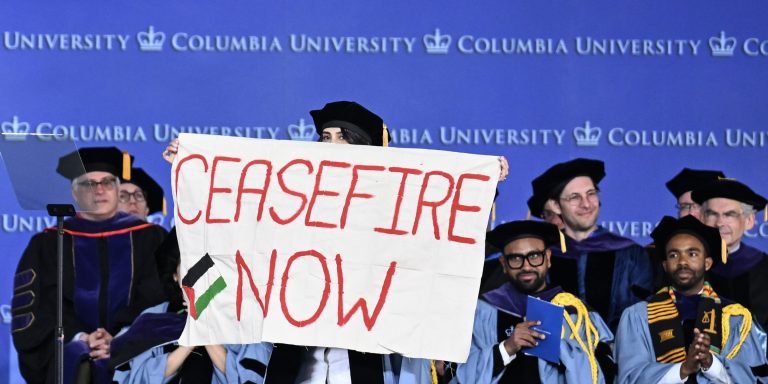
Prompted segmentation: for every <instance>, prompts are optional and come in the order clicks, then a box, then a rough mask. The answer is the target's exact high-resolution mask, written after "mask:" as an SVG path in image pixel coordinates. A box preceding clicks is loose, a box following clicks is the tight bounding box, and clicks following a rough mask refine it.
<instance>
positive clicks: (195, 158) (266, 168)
mask: <svg viewBox="0 0 768 384" xmlns="http://www.w3.org/2000/svg"><path fill="white" fill-rule="evenodd" d="M243 162H244V161H243V159H241V158H237V157H227V156H216V157H214V158H213V161H212V162H211V165H210V167H209V164H208V160H207V159H206V158H205V157H204V156H203V155H200V154H190V155H188V156H186V157H184V158H183V159H181V160H180V161H179V163H178V165H177V167H176V175H175V178H176V183H175V185H176V196H177V198H178V199H181V198H180V197H179V196H181V195H182V194H183V193H184V192H185V191H179V175H180V174H181V173H182V172H185V171H187V170H188V171H189V172H199V169H200V167H201V168H202V171H203V173H206V174H207V173H210V179H209V181H208V185H207V189H208V201H207V204H206V207H205V219H204V220H205V223H207V224H227V223H231V222H235V223H236V222H238V221H239V220H240V218H241V206H242V200H243V196H244V195H248V194H250V195H256V196H258V199H259V204H258V208H256V209H257V211H256V220H257V221H261V220H262V218H264V217H265V216H266V217H268V218H269V219H270V220H271V221H272V222H274V223H276V224H279V225H286V224H290V223H292V222H294V221H295V220H296V219H297V218H299V217H302V216H303V218H304V220H303V221H304V222H303V224H304V225H305V226H307V227H319V228H340V229H344V228H345V226H346V224H347V217H348V215H349V211H350V207H351V203H352V201H353V200H354V199H374V198H376V197H377V196H375V195H374V194H372V193H366V192H364V191H359V190H358V189H359V187H358V181H359V180H360V175H361V173H364V172H365V173H383V174H380V175H378V176H390V177H391V176H393V175H395V177H397V178H399V180H400V182H399V190H398V193H396V194H393V195H392V196H378V198H379V199H390V200H389V201H390V202H391V201H392V200H394V210H393V211H392V212H391V214H390V216H389V217H391V218H392V221H391V223H390V224H389V226H380V227H374V228H372V230H373V231H375V232H378V233H383V234H388V235H406V234H411V235H416V233H417V232H418V228H419V222H420V219H421V215H422V213H423V211H424V210H425V209H427V210H431V218H432V228H433V232H434V237H435V239H437V240H440V239H441V236H440V234H441V230H440V226H439V224H438V214H437V211H438V208H440V207H441V206H444V205H446V206H449V209H450V218H449V220H448V229H447V240H448V241H452V242H457V243H464V244H475V243H476V242H477V240H476V239H474V238H471V237H466V236H461V235H459V234H456V233H454V229H455V226H456V221H457V220H458V219H457V217H458V214H459V213H460V212H470V213H471V212H480V210H481V209H480V207H479V206H477V205H469V204H462V202H461V192H462V188H463V187H465V186H466V185H465V184H466V183H467V182H468V181H479V182H488V181H489V180H490V177H489V176H487V175H482V174H477V173H463V174H461V175H459V176H458V177H456V178H455V179H454V176H452V175H450V174H448V173H446V172H443V171H439V170H432V171H426V172H425V171H423V170H421V169H417V168H407V167H385V166H382V165H363V164H351V163H347V162H340V161H330V160H322V161H320V162H319V164H317V165H315V164H313V163H312V162H311V161H309V160H305V159H293V160H291V161H289V162H288V163H286V164H285V165H282V166H281V167H280V168H279V169H277V172H275V168H276V167H275V166H274V165H273V164H272V162H271V161H270V160H266V159H256V160H251V161H248V162H247V163H245V164H242V163H243ZM221 163H230V164H229V165H230V166H232V165H233V164H231V163H236V166H237V167H239V170H240V172H239V174H240V177H239V182H238V183H237V185H234V183H232V184H231V185H222V184H219V183H221V180H218V179H217V177H216V171H217V169H218V168H219V166H220V164H221ZM188 167H196V168H188ZM209 168H210V169H209ZM293 168H296V169H298V171H297V170H295V169H293ZM329 169H334V171H336V172H338V171H339V170H344V171H345V172H349V173H350V174H351V175H350V176H351V178H350V180H351V181H350V183H349V185H342V186H339V185H338V177H335V178H334V177H328V179H331V181H329V180H327V179H324V178H323V175H324V172H327V170H329ZM228 171H231V170H229V169H228ZM288 171H291V173H292V174H294V175H295V174H296V173H297V172H301V174H302V175H304V174H306V177H307V178H309V179H308V180H307V184H310V185H313V188H312V191H311V193H304V192H302V191H299V190H297V189H296V188H295V187H291V186H289V185H287V183H286V178H285V176H284V175H285V173H286V172H288ZM249 175H250V176H254V175H256V176H261V177H263V181H261V182H260V183H259V185H246V179H247V177H248V176H249ZM337 176H338V175H337ZM273 178H276V179H277V184H278V186H279V188H277V189H276V188H275V187H274V186H273V182H272V181H273ZM312 179H314V180H312ZM409 179H410V180H409ZM413 179H415V180H416V182H415V183H414V182H413ZM324 180H325V183H326V184H331V185H333V182H336V185H335V186H336V187H340V188H335V189H336V190H331V189H326V188H328V187H323V186H322V185H323V181H324ZM233 181H234V180H233ZM414 186H418V196H419V197H418V199H416V200H415V202H412V204H413V205H411V206H408V207H403V206H402V205H403V200H404V199H403V196H405V194H406V189H407V188H408V187H410V188H414ZM195 187H197V186H195ZM427 190H430V191H434V190H439V191H440V192H442V193H440V194H438V195H440V197H439V198H435V197H432V198H431V199H429V198H427V197H426V192H427ZM413 192H415V188H414V191H413ZM233 193H234V194H235V199H234V207H233V208H234V209H233V212H231V216H228V217H212V215H211V208H212V206H213V205H215V204H216V203H215V200H214V197H215V195H231V194H233ZM431 193H434V192H431ZM271 194H279V195H278V196H279V198H280V199H283V198H288V199H295V200H296V201H297V203H298V208H297V209H296V210H295V211H293V212H278V211H277V210H276V209H275V207H274V206H271V207H269V208H268V209H267V211H268V215H264V211H265V209H266V207H265V202H266V200H267V196H268V195H271ZM321 197H322V198H324V199H331V198H339V199H343V202H342V204H341V205H342V207H343V208H342V209H341V211H340V213H339V216H338V217H337V218H336V220H333V221H328V219H326V221H321V220H319V219H315V218H313V217H312V213H313V209H314V207H315V204H316V203H317V200H318V198H321ZM230 204H231V203H230ZM382 206H383V205H382ZM227 208H228V207H227ZM176 210H177V214H178V217H179V220H181V221H182V222H183V223H184V224H188V225H191V224H194V223H196V222H197V221H198V220H200V218H201V217H202V209H199V210H197V212H182V208H181V207H180V206H179V205H177V206H176ZM401 210H403V211H406V210H407V211H408V212H415V217H414V220H413V223H412V224H411V225H410V226H409V227H406V228H403V227H401V226H400V225H401V224H400V223H399V218H400V213H401Z"/></svg>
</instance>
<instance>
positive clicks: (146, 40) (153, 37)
mask: <svg viewBox="0 0 768 384" xmlns="http://www.w3.org/2000/svg"><path fill="white" fill-rule="evenodd" d="M136 40H137V41H138V42H139V49H141V50H142V51H145V52H159V51H162V50H163V42H164V41H165V33H163V32H155V27H154V26H152V25H150V26H149V29H148V30H147V32H139V33H137V34H136Z"/></svg>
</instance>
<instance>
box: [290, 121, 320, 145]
mask: <svg viewBox="0 0 768 384" xmlns="http://www.w3.org/2000/svg"><path fill="white" fill-rule="evenodd" d="M288 137H290V138H291V140H301V141H312V139H313V138H314V137H315V126H314V125H312V124H306V123H305V122H304V119H299V124H291V125H289V126H288Z"/></svg>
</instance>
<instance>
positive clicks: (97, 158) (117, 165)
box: [56, 147, 133, 180]
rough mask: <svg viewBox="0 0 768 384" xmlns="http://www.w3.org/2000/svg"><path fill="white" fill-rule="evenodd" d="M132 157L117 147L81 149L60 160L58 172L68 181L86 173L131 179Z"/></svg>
mask: <svg viewBox="0 0 768 384" xmlns="http://www.w3.org/2000/svg"><path fill="white" fill-rule="evenodd" d="M132 162H133V159H132V156H131V155H130V154H128V152H122V151H120V150H119V149H117V148H116V147H90V148H80V149H79V150H77V151H73V152H71V153H69V154H67V155H65V156H63V157H60V158H59V165H58V167H56V172H57V173H58V174H60V175H62V176H64V177H66V178H67V179H70V180H73V179H75V178H78V177H80V176H82V175H83V174H84V173H83V168H82V167H81V166H80V165H81V164H82V165H84V166H85V172H86V173H87V172H96V171H101V172H109V173H111V174H113V175H115V176H117V177H121V178H124V179H130V177H131V163H132Z"/></svg>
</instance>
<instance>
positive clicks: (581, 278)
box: [549, 227, 653, 330]
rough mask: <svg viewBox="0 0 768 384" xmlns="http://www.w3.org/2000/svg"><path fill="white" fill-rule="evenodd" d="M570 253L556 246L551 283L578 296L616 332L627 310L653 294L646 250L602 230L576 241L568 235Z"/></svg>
mask: <svg viewBox="0 0 768 384" xmlns="http://www.w3.org/2000/svg"><path fill="white" fill-rule="evenodd" d="M565 245H566V252H565V253H563V252H561V250H560V249H559V247H557V246H555V247H552V248H551V249H552V267H551V268H550V269H549V280H550V282H551V283H552V284H554V285H559V286H561V287H562V288H563V289H564V290H565V291H566V292H570V293H572V294H574V295H576V296H578V297H579V298H580V299H581V300H583V301H584V302H585V303H587V304H588V305H589V306H590V307H591V308H593V309H594V310H595V311H596V312H597V313H599V314H600V317H602V318H603V319H604V320H605V321H606V323H607V324H608V325H609V326H610V328H611V329H612V330H613V329H616V326H617V325H618V322H619V317H620V316H621V312H622V311H623V310H624V308H627V307H628V306H630V305H632V304H634V303H636V302H638V301H640V300H642V299H643V298H645V297H647V296H648V295H650V294H651V293H652V292H653V269H652V266H651V259H650V257H649V256H648V254H647V253H646V251H645V249H644V248H643V247H641V246H640V245H638V244H636V243H635V242H633V241H632V240H630V239H627V238H625V237H621V236H619V235H616V234H613V233H611V232H608V231H607V230H605V229H603V228H602V227H598V228H597V229H596V230H595V231H594V232H592V234H591V235H590V236H589V237H588V238H586V239H584V240H582V241H576V240H574V239H572V238H570V237H569V236H565Z"/></svg>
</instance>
